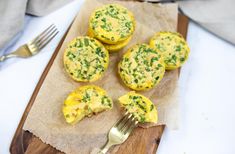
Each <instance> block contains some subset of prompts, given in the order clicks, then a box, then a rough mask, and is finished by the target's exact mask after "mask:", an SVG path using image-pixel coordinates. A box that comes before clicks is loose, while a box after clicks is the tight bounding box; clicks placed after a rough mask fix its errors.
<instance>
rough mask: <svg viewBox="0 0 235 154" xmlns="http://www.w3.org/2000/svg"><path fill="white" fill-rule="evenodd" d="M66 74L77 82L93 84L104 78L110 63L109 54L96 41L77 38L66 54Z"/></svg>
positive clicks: (88, 38) (70, 44) (66, 50)
mask: <svg viewBox="0 0 235 154" xmlns="http://www.w3.org/2000/svg"><path fill="white" fill-rule="evenodd" d="M63 60H64V67H65V70H66V72H67V73H68V74H69V75H70V76H71V77H72V78H73V79H74V80H76V81H82V82H87V81H89V82H93V81H96V80H98V79H99V78H101V77H102V75H103V74H104V72H105V70H106V69H107V67H108V63H109V53H108V51H107V50H106V49H105V47H104V46H103V45H102V44H101V43H100V42H99V41H97V40H96V39H94V38H90V37H87V36H85V37H83V36H80V37H77V38H75V39H74V40H72V41H71V42H70V43H69V45H68V46H67V48H66V49H65V52H64V59H63Z"/></svg>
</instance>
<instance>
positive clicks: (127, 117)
mask: <svg viewBox="0 0 235 154" xmlns="http://www.w3.org/2000/svg"><path fill="white" fill-rule="evenodd" d="M130 117H131V115H128V114H127V115H125V118H124V120H123V121H122V122H121V123H119V125H117V129H119V130H122V129H123V127H124V126H125V125H126V123H127V122H128V120H129V118H130Z"/></svg>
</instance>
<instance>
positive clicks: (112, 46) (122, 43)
mask: <svg viewBox="0 0 235 154" xmlns="http://www.w3.org/2000/svg"><path fill="white" fill-rule="evenodd" d="M88 36H90V37H94V35H93V34H92V32H91V30H89V29H88ZM131 38H132V36H130V37H128V38H127V39H126V40H124V41H120V42H117V43H116V44H106V43H103V45H104V47H105V48H106V49H107V50H108V51H109V52H116V51H118V50H121V49H122V48H124V47H125V46H126V45H127V44H128V43H129V42H130V40H131Z"/></svg>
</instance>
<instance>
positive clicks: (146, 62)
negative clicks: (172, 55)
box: [118, 44, 165, 90]
mask: <svg viewBox="0 0 235 154" xmlns="http://www.w3.org/2000/svg"><path fill="white" fill-rule="evenodd" d="M118 72H119V74H120V77H121V79H122V80H123V82H124V83H125V84H126V85H127V86H128V87H129V88H131V89H134V90H146V89H150V88H153V87H154V86H156V85H157V84H158V83H159V82H160V80H161V79H162V78H163V75H164V73H165V65H164V62H163V58H162V56H161V54H159V52H157V50H155V49H153V48H151V47H150V46H149V45H147V44H137V45H135V46H133V47H132V48H130V49H129V50H128V51H127V52H126V53H125V54H124V55H123V57H122V59H121V61H120V62H119V64H118Z"/></svg>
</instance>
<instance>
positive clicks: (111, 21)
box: [89, 4, 135, 44]
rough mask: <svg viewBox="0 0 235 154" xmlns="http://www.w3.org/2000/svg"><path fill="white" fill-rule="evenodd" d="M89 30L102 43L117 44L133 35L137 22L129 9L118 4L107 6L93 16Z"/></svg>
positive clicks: (99, 9)
mask: <svg viewBox="0 0 235 154" xmlns="http://www.w3.org/2000/svg"><path fill="white" fill-rule="evenodd" d="M89 29H90V30H91V32H92V34H93V35H94V37H95V38H97V39H98V40H100V41H101V42H103V43H106V44H116V43H117V42H120V41H124V40H126V39H127V38H129V37H130V36H131V35H132V34H133V32H134V30H135V20H134V16H133V14H132V13H131V12H130V11H129V10H128V9H127V8H125V7H123V6H121V5H118V4H107V5H104V6H102V7H100V8H98V9H97V10H95V11H94V12H93V13H92V14H91V16H90V20H89Z"/></svg>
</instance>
